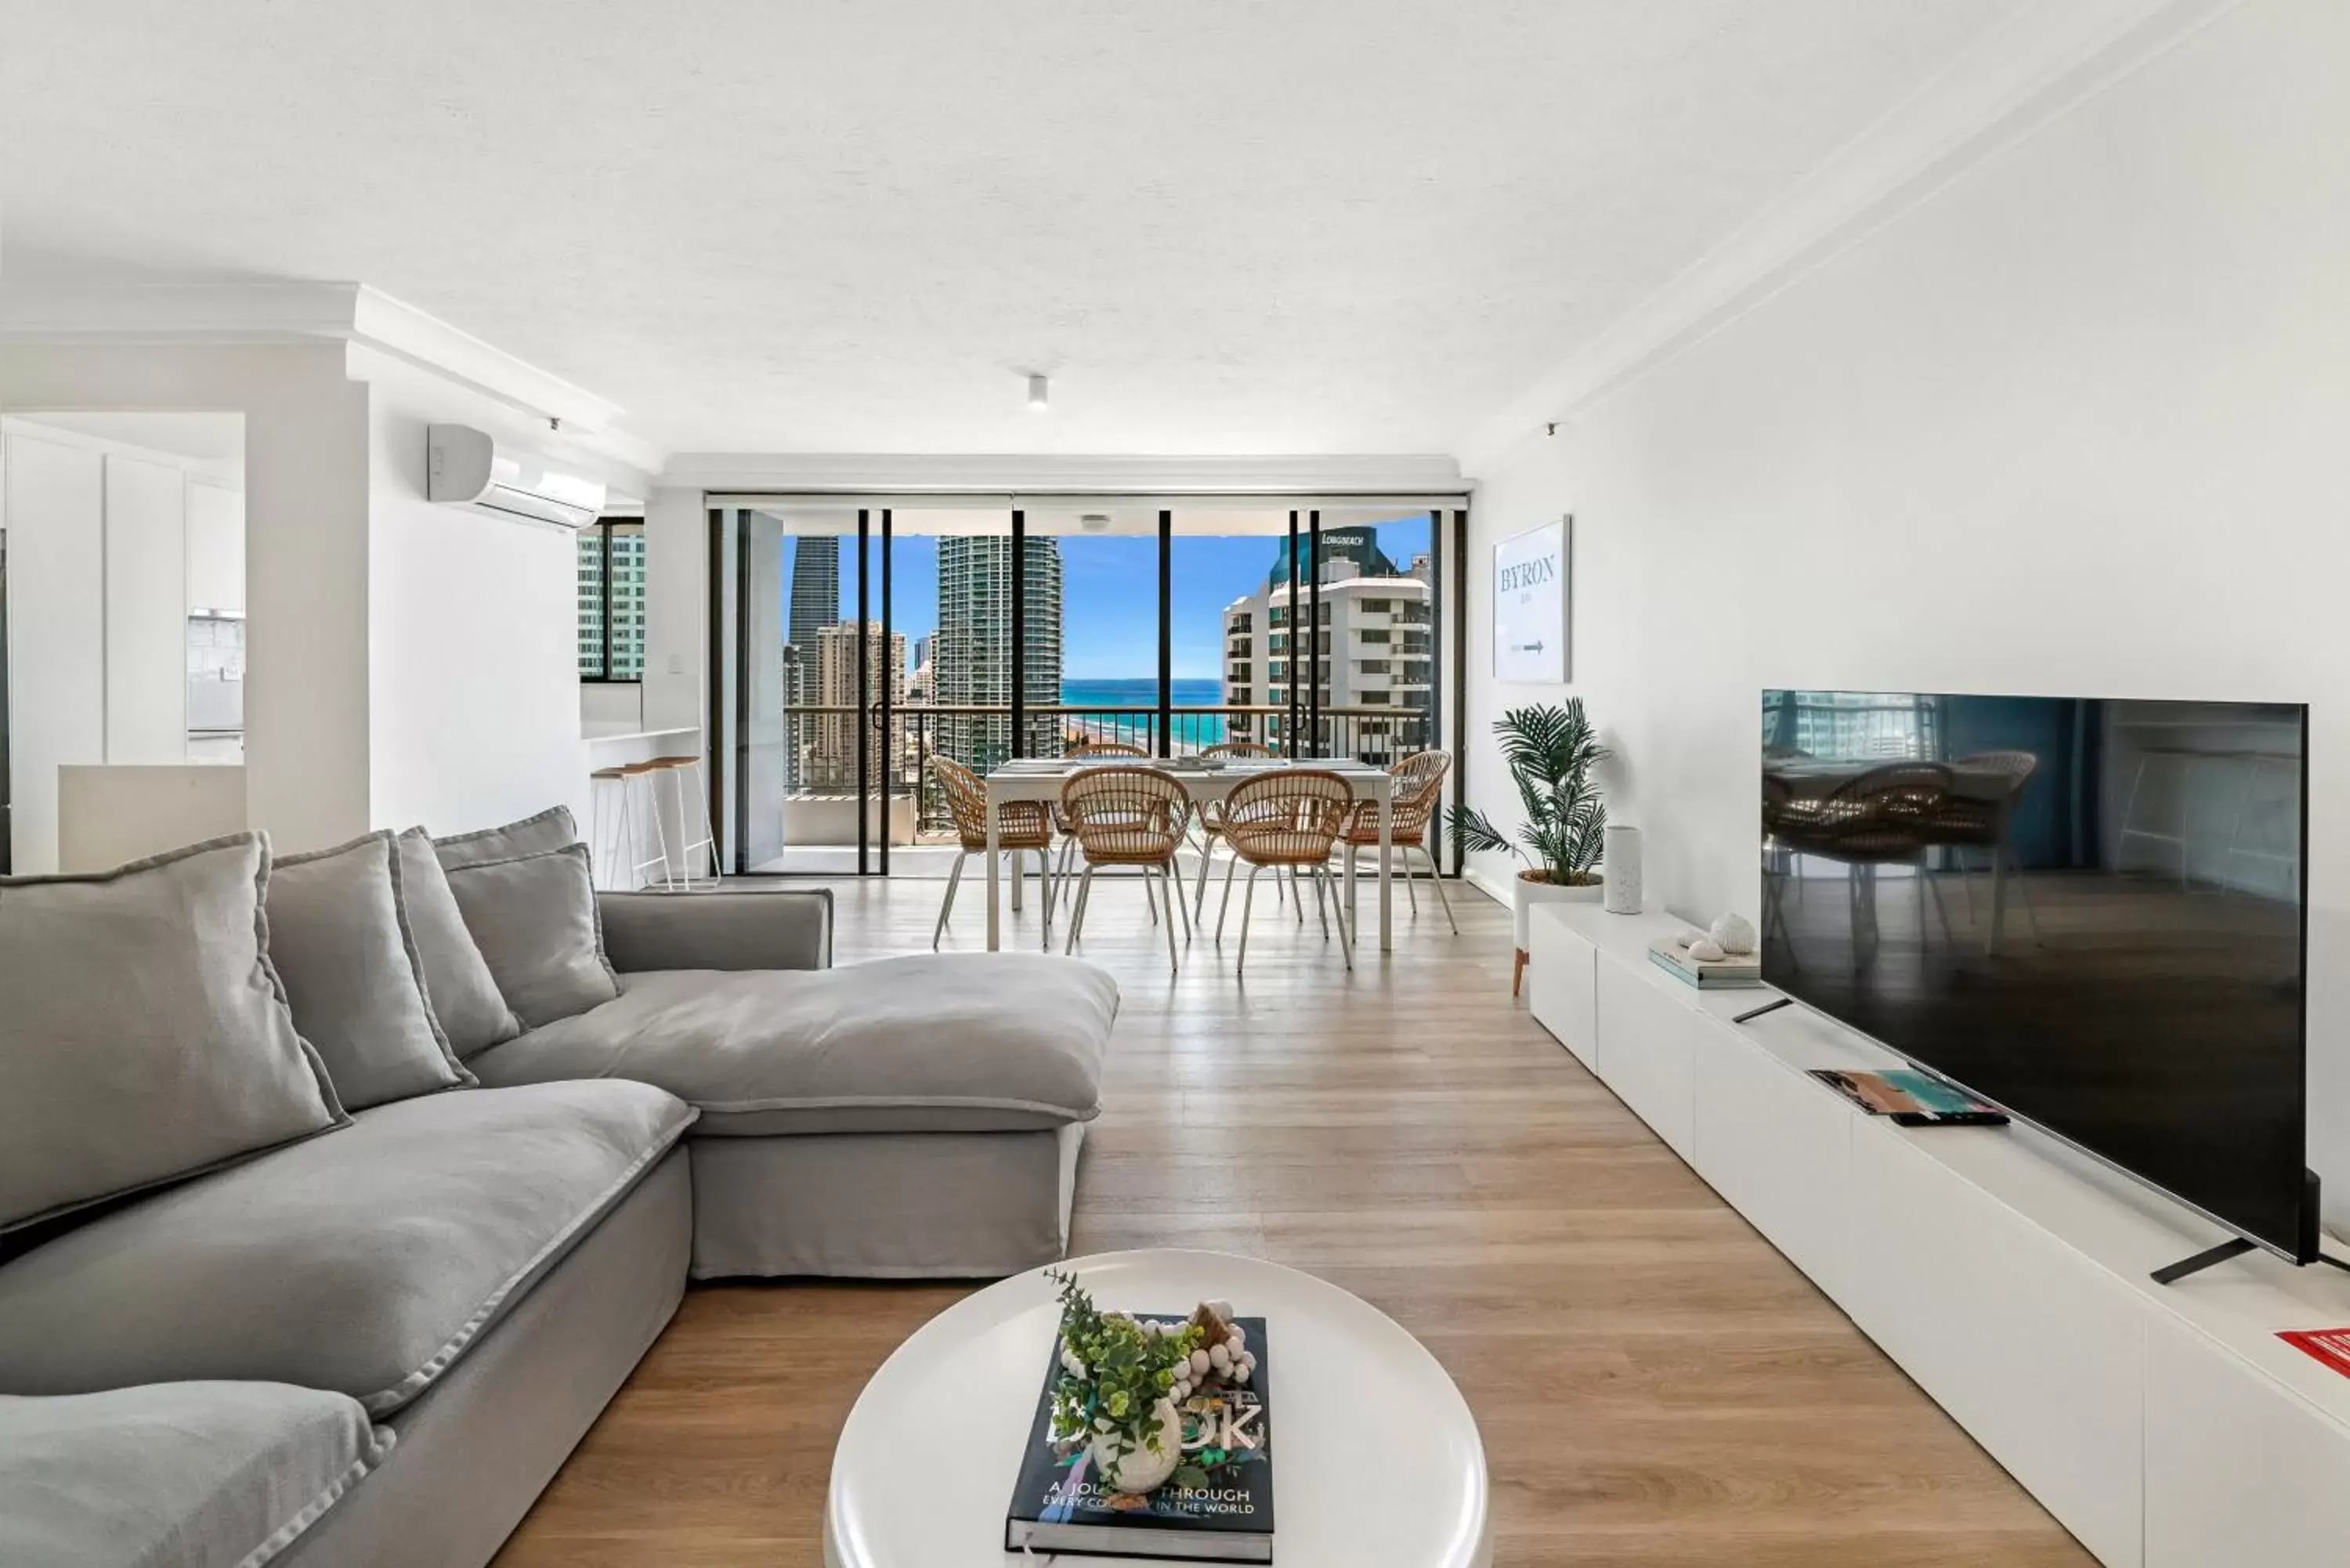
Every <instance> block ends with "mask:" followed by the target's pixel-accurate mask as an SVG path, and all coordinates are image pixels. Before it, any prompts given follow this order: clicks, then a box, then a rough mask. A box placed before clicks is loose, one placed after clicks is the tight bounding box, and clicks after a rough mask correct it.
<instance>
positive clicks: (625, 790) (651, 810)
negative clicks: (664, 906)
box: [620, 761, 671, 892]
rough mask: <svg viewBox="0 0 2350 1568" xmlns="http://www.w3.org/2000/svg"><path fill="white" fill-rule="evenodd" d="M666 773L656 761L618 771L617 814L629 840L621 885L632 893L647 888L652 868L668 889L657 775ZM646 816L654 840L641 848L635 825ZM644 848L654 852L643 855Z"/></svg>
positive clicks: (665, 833) (667, 858)
mask: <svg viewBox="0 0 2350 1568" xmlns="http://www.w3.org/2000/svg"><path fill="white" fill-rule="evenodd" d="M666 771H667V765H666V764H665V763H660V762H659V761H654V762H650V763H624V764H622V766H621V768H620V811H621V815H622V816H623V818H624V819H625V821H626V824H627V829H628V834H629V844H630V846H631V847H630V849H629V862H628V879H627V880H626V881H625V882H623V883H621V884H620V886H621V887H622V888H627V889H628V890H629V891H631V892H633V891H635V890H636V889H638V888H644V887H647V886H649V885H650V883H651V881H652V878H651V877H648V876H646V875H645V873H646V872H648V871H651V870H655V869H658V870H659V871H660V879H661V886H662V887H664V888H667V887H670V886H671V880H670V877H671V873H670V864H671V862H670V854H669V824H668V823H667V822H666V821H664V820H663V819H662V816H661V805H660V783H659V782H658V781H659V775H660V774H662V773H664V772H666ZM639 784H642V785H643V786H644V787H643V788H642V789H641V790H640V789H639V788H638V787H637V786H638V785H639ZM647 815H650V817H651V818H652V824H653V841H652V843H651V844H650V845H642V844H639V843H637V841H636V825H637V823H638V821H639V819H640V818H641V817H644V816H647ZM647 849H652V850H654V851H656V853H654V854H651V855H647V854H646V853H645V850H647Z"/></svg>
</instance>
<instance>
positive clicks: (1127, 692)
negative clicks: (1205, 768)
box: [1061, 677, 1224, 752]
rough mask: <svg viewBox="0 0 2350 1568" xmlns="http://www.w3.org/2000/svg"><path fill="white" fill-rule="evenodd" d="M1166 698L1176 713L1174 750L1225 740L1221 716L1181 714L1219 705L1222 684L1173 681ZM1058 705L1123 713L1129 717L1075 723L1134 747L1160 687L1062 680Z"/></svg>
mask: <svg viewBox="0 0 2350 1568" xmlns="http://www.w3.org/2000/svg"><path fill="white" fill-rule="evenodd" d="M1170 687H1171V689H1170V691H1169V693H1168V695H1169V696H1170V698H1172V699H1173V701H1174V704H1175V707H1176V709H1177V710H1178V711H1177V712H1176V714H1175V747H1174V749H1175V750H1176V751H1178V752H1188V751H1194V750H1197V749H1198V748H1199V747H1201V746H1210V745H1213V744H1215V743H1216V742H1218V741H1221V740H1222V739H1223V738H1224V721H1223V716H1222V714H1219V713H1193V714H1189V715H1187V714H1185V713H1183V712H1182V711H1181V710H1182V709H1185V708H1212V707H1214V706H1216V705H1217V704H1218V703H1220V702H1222V701H1223V697H1224V688H1223V683H1222V681H1220V680H1214V679H1213V678H1211V679H1208V680H1176V681H1173V682H1171V683H1170ZM1061 705H1062V706H1063V707H1066V708H1126V709H1130V710H1133V713H1132V715H1131V716H1130V717H1129V716H1125V715H1121V716H1119V717H1117V718H1111V717H1108V716H1107V715H1105V716H1103V717H1101V718H1098V719H1092V720H1086V721H1082V722H1083V724H1084V727H1085V728H1086V729H1087V730H1089V731H1091V732H1095V733H1097V734H1099V735H1102V736H1104V737H1106V738H1107V739H1111V740H1120V741H1131V742H1135V743H1137V744H1141V743H1144V742H1147V741H1148V739H1149V727H1148V726H1147V725H1146V724H1144V723H1143V722H1142V720H1143V715H1144V713H1146V712H1150V711H1155V710H1156V709H1157V708H1158V706H1159V682H1158V681H1156V680H1151V679H1149V677H1144V678H1143V679H1141V680H1064V681H1062V682H1061ZM1070 722H1072V723H1078V722H1081V721H1078V720H1076V719H1072V720H1071V721H1070Z"/></svg>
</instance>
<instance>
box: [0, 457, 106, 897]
mask: <svg viewBox="0 0 2350 1568" xmlns="http://www.w3.org/2000/svg"><path fill="white" fill-rule="evenodd" d="M105 495H106V459H105V457H104V456H103V455H102V454H101V453H99V452H97V451H95V450H92V449H90V448H88V447H84V446H70V445H66V444H63V443H61V442H57V441H42V440H39V439H37V438H36V437H33V436H28V435H25V434H22V433H18V432H16V431H11V432H9V433H8V434H7V435H6V436H5V439H0V524H5V527H6V528H7V532H8V697H9V704H8V726H9V737H8V738H9V746H8V774H9V784H8V797H9V818H10V836H11V842H12V846H13V849H14V854H13V857H12V859H11V862H10V864H11V868H12V869H13V870H15V871H16V873H17V874H19V875H26V876H30V875H38V874H41V873H44V872H47V871H52V870H55V869H56V867H57V770H58V768H59V767H61V766H64V765H66V764H68V763H102V762H104V761H105V760H106V532H105V528H104V526H103V523H102V519H103V517H104V515H105V508H106V503H105Z"/></svg>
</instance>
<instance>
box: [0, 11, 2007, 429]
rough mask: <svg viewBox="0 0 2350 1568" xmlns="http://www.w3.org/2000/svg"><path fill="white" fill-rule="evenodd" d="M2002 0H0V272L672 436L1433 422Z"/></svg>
mask: <svg viewBox="0 0 2350 1568" xmlns="http://www.w3.org/2000/svg"><path fill="white" fill-rule="evenodd" d="M2022 3H2023V0H1485V3H1482V4H1478V3H1469V4H1464V3H1463V0H1258V3H1241V0H1188V3H1185V0H1178V3H1174V4H1170V3H1168V0H1148V3H1144V0H1091V3H1087V0H986V3H984V4H972V3H970V0H795V3H792V4H783V5H777V4H753V3H746V0H659V3H656V0H500V3H499V4H496V5H480V4H476V3H471V0H469V3H465V4H458V3H457V0H411V3H408V4H402V5H355V4H331V5H329V4H317V5H286V4H279V3H274V0H207V3H206V4H204V5H188V4H186V3H185V0H9V4H8V5H7V7H6V24H5V27H6V39H5V43H6V47H5V48H0V148H5V150H6V157H5V160H0V220H5V226H0V247H5V249H0V275H5V276H6V277H7V278H9V279H11V280H19V279H22V280H28V281H35V282H56V281H67V282H88V281H91V280H92V279H94V278H100V277H104V276H107V275H117V274H120V275H157V274H161V275H231V276H238V277H301V278H317V279H348V280H356V281H361V282H366V283H369V284H372V285H374V286H377V287H379V288H381V289H384V290H385V291H387V292H389V293H390V294H392V295H394V296H398V297H400V298H401V299H404V300H406V301H408V302H409V303H411V304H412V305H415V306H419V307H420V308H421V309H424V310H426V311H429V312H432V314H434V315H437V316H440V317H443V318H444V319H446V320H448V321H449V322H451V323H452V324H453V325H455V326H457V327H462V328H463V329H465V330H466V331H469V332H472V333H473V334H475V335H477V336H479V337H484V338H486V339H488V340H489V341H491V342H493V343H494V344H496V345H497V346H498V347H500V348H504V349H506V350H508V351H509V352H512V353H514V354H516V355H519V356H521V357H522V358H525V359H528V360H530V361H533V362H535V363H536V364H538V365H540V366H541V367H543V368H544V369H547V370H550V371H552V372H554V373H556V374H557V375H560V376H563V377H566V378H567V379H570V380H573V381H575V382H577V383H579V384H581V385H583V386H586V387H587V388H589V389H592V390H594V391H596V392H598V393H600V394H603V395H604V396H607V397H609V398H612V399H614V400H617V401H618V402H619V403H620V404H621V405H622V406H623V407H624V408H626V409H627V410H629V416H628V419H627V421H626V423H627V424H628V426H629V428H631V429H632V430H634V431H637V432H639V433H640V434H642V435H645V436H648V437H650V438H651V439H653V440H654V441H659V442H660V443H662V444H664V445H667V446H669V447H671V448H673V449H676V450H681V451H701V452H973V453H998V452H1042V453H1108V452H1121V453H1122V452H1149V453H1161V454H1170V455H1175V454H1242V453H1273V452H1294V453H1331V452H1364V453H1378V452H1449V451H1453V450H1457V447H1458V443H1459V442H1460V441H1461V438H1462V437H1463V436H1464V435H1465V434H1466V433H1467V432H1468V431H1470V430H1471V429H1472V428H1473V427H1474V426H1475V425H1476V424H1477V423H1478V421H1481V420H1482V419H1483V418H1485V417H1487V416H1489V415H1491V414H1492V413H1493V412H1494V411H1495V410H1498V409H1500V408H1501V407H1502V406H1503V404H1504V403H1506V402H1507V401H1508V400H1510V399H1511V398H1512V397H1513V396H1514V395H1516V394H1518V393H1521V392H1523V390H1525V389H1527V387H1528V386H1530V385H1531V384H1532V383H1533V382H1534V380H1535V379H1537V378H1538V377H1540V376H1541V375H1542V374H1543V373H1544V371H1545V370H1547V369H1550V368H1551V367H1553V366H1554V365H1555V364H1556V363H1557V362H1558V361H1560V360H1561V359H1563V358H1565V357H1566V356H1567V355H1568V354H1569V353H1571V352H1572V351H1573V350H1575V348H1578V347H1579V346H1581V345H1583V344H1584V343H1586V342H1587V341H1588V340H1589V339H1591V338H1592V337H1594V336H1595V335H1596V333H1597V332H1598V331H1599V330H1600V329H1601V328H1603V327H1605V326H1607V324H1608V323H1609V322H1610V321H1612V320H1614V319H1616V318H1617V317H1620V316H1622V315H1623V314H1624V313H1625V312H1626V311H1627V310H1629V309H1630V308H1631V307H1633V306H1636V305H1637V304H1638V303H1639V302H1640V301H1641V300H1643V299H1644V298H1646V297H1648V296H1649V295H1651V294H1653V293H1654V292H1656V291H1657V290H1658V289H1659V288H1660V287H1661V286H1663V285H1664V284H1666V283H1667V282H1668V281H1669V279H1670V278H1672V277H1673V276H1674V275H1676V274H1677V273H1679V271H1681V270H1682V269H1683V268H1685V267H1687V266H1689V265H1690V264H1691V263H1693V262H1694V261H1696V260H1697V258H1698V257H1699V256H1700V255H1701V254H1703V253H1704V252H1705V251H1706V250H1707V249H1708V248H1709V247H1710V246H1711V245H1713V244H1717V243H1719V242H1720V241H1721V240H1722V239H1723V238H1724V237H1726V236H1727V235H1728V234H1730V233H1731V232H1732V231H1733V230H1734V229H1736V228H1737V227H1738V226H1739V225H1740V224H1741V223H1743V222H1744V221H1746V220H1747V219H1749V218H1751V217H1752V215H1753V214H1755V213H1757V212H1758V211H1759V210H1761V209H1762V208H1763V206H1764V205H1766V204H1767V203H1768V202H1770V201H1771V200H1772V199H1773V197H1774V196H1776V195H1778V194H1780V193H1781V192H1784V191H1785V190H1786V189H1787V188H1788V187H1789V186H1791V185H1792V184H1793V183H1794V182H1795V181H1796V180H1797V179H1798V178H1799V177H1800V176H1802V175H1803V174H1804V173H1805V172H1807V171H1810V170H1812V169H1814V167H1816V166H1817V165H1819V164H1820V163H1822V162H1823V161H1825V160H1826V159H1827V158H1828V157H1829V156H1830V155H1831V154H1832V153H1834V152H1835V151H1837V150H1838V149H1839V148H1840V147H1842V146H1843V145H1845V144H1846V142H1848V141H1850V140H1852V139H1853V138H1855V137H1856V136H1857V135H1859V134H1860V133H1861V132H1863V131H1864V130H1866V128H1867V127H1868V126H1869V125H1870V124H1871V123H1872V122H1873V121H1875V120H1876V119H1877V117H1879V116H1880V115H1882V114H1884V113H1885V112H1886V111H1887V110H1888V109H1891V108H1892V107H1893V106H1894V105H1895V104H1896V103H1898V101H1899V100H1900V99H1902V98H1904V97H1905V96H1907V95H1908V93H1910V92H1912V91H1914V90H1915V89H1917V88H1918V87H1919V86H1921V85H1922V84H1923V83H1924V82H1926V81H1927V80H1928V79H1929V78H1931V77H1932V76H1933V75H1935V74H1936V73H1937V72H1938V71H1939V70H1940V69H1942V68H1943V67H1947V66H1948V65H1949V64H1950V62H1951V61H1952V60H1953V59H1954V58H1955V57H1957V56H1958V55H1959V54H1960V52H1962V51H1963V50H1964V49H1965V48H1966V47H1967V46H1968V45H1970V43H1972V42H1974V41H1975V40H1977V39H1978V38H1980V37H1981V36H1982V35H1983V34H1984V33H1986V32H1987V31H1988V30H1989V29H1990V28H1991V26H1994V25H1996V24H1997V23H1998V22H1999V21H2001V20H2002V19H2003V18H2005V17H2007V16H2010V15H2012V13H2013V12H2015V11H2016V10H2017V9H2018V8H2019V6H2020V5H2022ZM1030 369H1038V370H1043V371H1046V372H1049V373H1050V374H1051V375H1052V377H1053V409H1052V411H1051V412H1050V413H1048V414H1044V415H1035V414H1030V413H1028V412H1026V411H1025V410H1024V408H1023V406H1022V403H1023V393H1024V387H1023V384H1022V380H1021V376H1022V374H1023V373H1024V372H1026V371H1028V370H1030Z"/></svg>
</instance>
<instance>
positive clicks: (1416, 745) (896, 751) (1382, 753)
mask: <svg viewBox="0 0 2350 1568" xmlns="http://www.w3.org/2000/svg"><path fill="white" fill-rule="evenodd" d="M1288 714H1289V709H1288V704H1287V703H1286V702H1285V701H1284V702H1273V703H1230V704H1222V705H1218V706H1214V707H1196V708H1177V709H1174V710H1173V711H1171V713H1170V716H1169V719H1170V722H1169V727H1168V731H1167V734H1166V737H1165V739H1166V745H1165V748H1164V749H1165V751H1166V752H1167V753H1168V754H1170V755H1177V756H1181V755H1189V754H1191V753H1197V752H1199V751H1201V750H1202V749H1204V748H1205V747H1208V746H1210V745H1213V744H1215V743H1217V742H1222V741H1225V740H1247V741H1254V742H1258V743H1260V744H1270V745H1271V746H1273V748H1274V751H1275V752H1276V753H1285V752H1286V751H1287V747H1286V746H1285V745H1284V733H1283V732H1284V730H1285V728H1286V726H1287V723H1288ZM780 718H781V722H780V724H779V726H778V728H777V731H776V732H777V733H778V734H779V737H780V738H779V741H778V742H773V743H771V744H769V745H767V746H763V747H756V748H754V750H757V751H760V752H763V753H764V758H763V759H762V762H763V765H754V768H753V773H752V776H753V778H754V781H759V782H757V783H754V791H753V798H752V801H751V803H750V805H751V809H752V810H754V811H775V812H779V813H780V814H781V826H782V835H781V838H782V843H783V845H784V846H785V848H786V850H787V851H796V850H823V849H830V850H833V851H835V852H836V853H837V851H839V850H840V849H842V848H843V847H847V848H849V849H852V850H853V848H854V846H855V845H856V843H857V837H858V817H859V815H862V816H863V818H864V821H865V829H866V834H867V837H868V843H874V844H878V843H879V842H880V841H881V840H882V838H883V837H884V836H886V837H887V839H888V841H889V844H890V845H892V846H913V847H915V848H917V849H918V850H923V852H924V854H927V850H925V849H924V846H940V847H941V848H944V847H949V846H952V845H953V844H954V843H955V833H954V824H953V821H952V819H951V817H950V816H949V815H948V813H947V808H946V799H945V796H944V794H942V793H941V790H940V788H939V785H938V781H937V779H936V777H935V775H934V774H932V772H931V767H930V759H931V757H932V756H935V755H939V754H941V753H943V754H945V755H948V756H951V757H953V758H954V759H955V760H956V761H958V762H961V763H966V764H967V765H970V766H972V767H975V768H978V769H979V770H980V771H982V772H984V771H986V770H987V769H988V768H992V767H994V766H996V765H997V764H998V763H1002V762H1003V761H1004V760H1005V759H1006V758H1008V757H1009V756H1010V755H1011V754H1012V744H1011V742H1012V712H1011V709H1010V707H1009V706H1008V705H985V706H933V705H929V704H920V705H916V704H906V705H899V706H897V707H895V708H893V709H892V711H891V712H890V716H889V730H890V732H891V734H892V736H893V737H894V742H893V743H892V744H891V745H890V746H889V748H888V751H889V755H888V756H886V757H885V756H884V754H883V748H882V746H881V745H880V743H879V742H880V735H881V719H880V713H879V710H878V709H877V710H875V711H873V712H872V713H871V714H870V715H869V716H868V720H867V727H868V741H867V744H866V748H865V751H866V754H865V759H864V762H865V776H864V780H863V796H864V800H865V809H864V811H863V812H862V813H861V814H860V813H859V812H858V808H857V802H858V796H859V788H858V785H859V781H858V756H857V751H858V748H857V745H856V743H855V742H854V741H853V739H852V738H851V736H852V733H853V732H854V730H855V728H856V725H857V709H856V708H855V707H854V706H823V705H815V704H809V705H803V706H800V707H796V708H793V709H791V710H789V711H786V712H785V713H783V714H782V715H781V716H780ZM1300 722H1301V724H1302V723H1303V722H1304V720H1303V714H1302V711H1301V719H1300ZM1023 733H1024V744H1023V745H1022V746H1021V747H1020V753H1021V754H1022V755H1025V756H1064V755H1067V754H1068V753H1071V752H1073V751H1075V750H1076V748H1078V747H1079V746H1081V745H1084V744H1085V743H1087V742H1104V741H1107V742H1119V743H1122V744H1125V745H1130V746H1139V747H1140V748H1142V749H1143V750H1144V751H1145V752H1147V753H1152V754H1154V755H1155V754H1158V753H1159V752H1160V750H1161V747H1160V743H1159V742H1160V735H1159V711H1158V710H1157V709H1156V708H1098V707H1069V706H1058V705H1055V706H1048V707H1035V708H1030V709H1028V710H1027V711H1026V713H1025V715H1024V725H1023ZM1433 743H1434V736H1433V732H1432V724H1431V721H1430V714H1429V713H1428V712H1427V711H1425V710H1424V709H1417V708H1411V707H1405V706H1394V707H1389V706H1385V705H1378V706H1349V707H1326V708H1324V709H1323V711H1322V723H1321V730H1320V732H1319V734H1318V735H1317V736H1316V737H1315V743H1314V744H1313V745H1312V746H1310V747H1308V748H1307V749H1306V752H1307V754H1310V755H1314V756H1351V757H1355V758H1357V759H1359V760H1361V761H1364V762H1367V763H1377V764H1379V765H1382V766H1384V765H1387V764H1388V763H1393V762H1394V761H1395V760H1396V759H1398V758H1399V757H1402V756H1406V755H1409V754H1410V753H1414V752H1420V751H1425V750H1426V749H1428V747H1429V746H1430V745H1431V744H1433ZM885 786H886V794H887V796H888V805H887V808H886V810H885V809H884V807H883V804H882V799H883V795H884V793H885ZM763 796H764V798H762V797H763ZM885 825H886V826H885ZM805 868H806V867H801V866H798V865H795V864H793V862H792V859H791V857H790V856H788V855H787V856H786V857H785V859H783V860H779V861H775V862H773V863H771V864H770V865H769V866H766V867H753V869H805Z"/></svg>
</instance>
